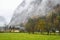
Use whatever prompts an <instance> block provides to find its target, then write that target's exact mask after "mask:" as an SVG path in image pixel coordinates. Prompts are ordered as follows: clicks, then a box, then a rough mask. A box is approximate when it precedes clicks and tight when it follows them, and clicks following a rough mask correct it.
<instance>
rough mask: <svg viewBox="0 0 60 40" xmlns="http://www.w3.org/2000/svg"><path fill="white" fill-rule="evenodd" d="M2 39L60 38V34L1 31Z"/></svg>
mask: <svg viewBox="0 0 60 40" xmlns="http://www.w3.org/2000/svg"><path fill="white" fill-rule="evenodd" d="M0 40H60V36H59V35H40V34H28V33H0Z"/></svg>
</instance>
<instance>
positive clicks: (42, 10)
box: [9, 0, 60, 25]
mask: <svg viewBox="0 0 60 40" xmlns="http://www.w3.org/2000/svg"><path fill="white" fill-rule="evenodd" d="M58 4H60V0H23V1H22V3H21V4H20V5H19V6H18V7H17V8H16V10H15V11H14V15H13V17H12V19H11V22H10V24H9V25H19V24H20V23H25V22H27V21H28V18H29V17H33V16H46V15H47V14H48V12H50V11H52V10H53V8H54V7H55V6H56V5H58Z"/></svg>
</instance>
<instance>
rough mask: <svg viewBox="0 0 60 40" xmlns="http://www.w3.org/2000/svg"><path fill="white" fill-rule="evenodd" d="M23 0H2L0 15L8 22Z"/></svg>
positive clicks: (0, 1) (0, 0)
mask: <svg viewBox="0 0 60 40" xmlns="http://www.w3.org/2000/svg"><path fill="white" fill-rule="evenodd" d="M21 2H22V0H0V16H3V17H4V18H5V19H6V22H7V24H8V23H9V22H10V20H11V18H12V16H13V13H14V10H15V9H16V8H17V6H18V5H19V4H20V3H21Z"/></svg>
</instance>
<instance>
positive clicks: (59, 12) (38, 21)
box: [24, 5, 60, 34]
mask: <svg viewBox="0 0 60 40" xmlns="http://www.w3.org/2000/svg"><path fill="white" fill-rule="evenodd" d="M36 17H37V16H36ZM24 26H25V28H26V30H27V32H28V33H33V34H34V32H41V33H43V32H47V34H50V33H51V32H53V33H55V32H57V31H58V32H59V34H60V6H59V5H57V7H55V8H54V10H53V11H52V12H50V13H48V14H47V15H46V16H42V17H37V18H35V17H34V18H29V19H28V22H27V23H26V24H25V25H24Z"/></svg>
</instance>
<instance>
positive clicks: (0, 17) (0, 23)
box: [0, 16, 6, 27]
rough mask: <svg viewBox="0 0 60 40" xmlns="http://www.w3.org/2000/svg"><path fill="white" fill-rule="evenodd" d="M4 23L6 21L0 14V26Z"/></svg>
mask: <svg viewBox="0 0 60 40" xmlns="http://www.w3.org/2000/svg"><path fill="white" fill-rule="evenodd" d="M5 23H6V20H5V18H4V17H2V16H0V27H1V26H4V25H5Z"/></svg>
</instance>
